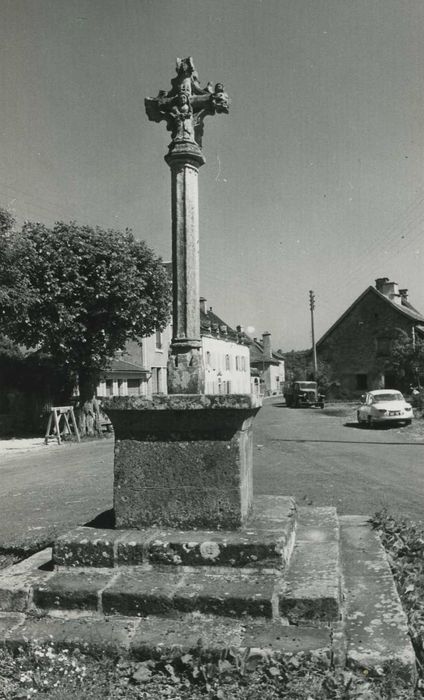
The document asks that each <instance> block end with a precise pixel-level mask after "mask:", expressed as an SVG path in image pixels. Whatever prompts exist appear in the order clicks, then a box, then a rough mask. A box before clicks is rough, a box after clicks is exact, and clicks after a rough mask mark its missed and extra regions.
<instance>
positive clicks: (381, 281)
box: [316, 277, 424, 397]
mask: <svg viewBox="0 0 424 700" xmlns="http://www.w3.org/2000/svg"><path fill="white" fill-rule="evenodd" d="M400 334H406V335H407V336H408V337H410V338H411V340H412V339H413V338H416V337H424V316H423V315H422V314H421V313H420V312H419V311H417V310H416V309H415V308H414V307H413V306H412V305H411V304H410V302H409V301H408V292H407V290H406V289H399V285H398V284H397V283H396V282H390V280H389V279H388V278H387V277H381V278H378V279H377V280H376V282H375V287H372V286H370V287H368V288H367V289H366V290H365V291H364V292H363V293H362V294H361V295H360V296H359V297H358V298H357V299H356V300H355V301H354V302H353V304H351V306H350V307H349V308H348V309H347V310H346V311H345V312H344V314H342V316H340V318H339V319H338V320H337V321H336V322H335V323H334V324H333V325H332V326H331V328H329V330H328V331H327V332H326V333H325V334H324V335H323V336H322V337H321V338H320V339H319V341H318V342H317V345H316V349H317V355H318V358H319V359H321V360H323V361H324V362H325V363H327V365H328V367H329V369H330V373H331V377H332V379H333V380H334V381H335V382H336V383H337V384H338V386H339V389H340V392H341V394H343V395H345V396H352V397H356V396H358V395H361V394H363V393H364V392H365V391H367V390H368V391H369V390H372V389H384V388H399V389H402V388H403V387H400V386H396V383H397V382H398V380H397V378H396V376H395V374H394V372H393V370H392V369H391V367H390V349H391V346H392V344H393V342H394V341H395V340H396V339H397V338H398V337H399V335H400Z"/></svg>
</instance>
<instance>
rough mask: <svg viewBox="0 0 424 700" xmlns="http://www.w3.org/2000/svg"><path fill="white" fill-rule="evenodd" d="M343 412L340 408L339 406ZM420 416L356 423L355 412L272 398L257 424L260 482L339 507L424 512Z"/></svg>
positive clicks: (259, 488)
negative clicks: (378, 424) (372, 425)
mask: <svg viewBox="0 0 424 700" xmlns="http://www.w3.org/2000/svg"><path fill="white" fill-rule="evenodd" d="M334 412H335V413H337V411H334ZM422 423H423V421H422V420H420V421H419V420H416V421H413V423H412V425H411V426H407V427H400V426H397V427H390V428H387V427H383V428H378V429H372V430H367V429H364V428H358V425H357V423H356V419H355V410H354V409H352V412H351V414H350V415H349V416H340V415H328V413H327V410H324V411H321V410H320V409H289V408H286V407H285V406H284V405H283V404H282V403H281V401H279V400H273V401H271V402H266V404H265V406H264V407H263V408H262V409H261V411H260V412H259V413H258V416H257V418H256V421H255V430H254V465H255V468H254V490H255V492H256V493H261V494H265V493H282V494H286V495H292V496H294V497H295V498H296V500H297V501H298V503H299V504H302V503H303V504H305V503H313V504H314V505H319V506H320V505H334V506H336V507H337V509H338V511H339V513H341V514H355V513H356V514H358V515H359V514H372V513H375V512H376V511H377V510H379V509H380V508H382V507H384V506H387V507H388V508H389V509H390V511H391V512H392V513H394V514H396V515H402V516H405V517H410V518H412V519H414V520H422V519H423V518H424V431H423V429H422V425H421V424H422Z"/></svg>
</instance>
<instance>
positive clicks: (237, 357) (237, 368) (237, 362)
mask: <svg viewBox="0 0 424 700" xmlns="http://www.w3.org/2000/svg"><path fill="white" fill-rule="evenodd" d="M239 369H240V358H239V356H238V355H237V356H236V370H239Z"/></svg>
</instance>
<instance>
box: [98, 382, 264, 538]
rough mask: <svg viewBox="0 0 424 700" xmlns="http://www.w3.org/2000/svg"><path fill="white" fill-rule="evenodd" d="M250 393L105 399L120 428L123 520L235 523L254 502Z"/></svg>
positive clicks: (117, 479)
mask: <svg viewBox="0 0 424 700" xmlns="http://www.w3.org/2000/svg"><path fill="white" fill-rule="evenodd" d="M259 407H260V402H258V400H257V399H256V398H255V397H253V396H248V395H228V396H205V395H197V394H195V395H190V394H180V395H179V394H173V395H169V396H155V397H153V399H146V398H142V397H116V398H113V399H110V400H109V401H107V402H105V410H106V412H107V413H108V415H109V416H110V418H111V421H112V423H113V426H114V430H115V440H116V443H115V471H114V508H115V519H116V527H117V528H143V527H146V526H150V525H158V526H165V527H174V528H184V529H189V528H204V529H214V530H220V529H236V528H239V527H240V526H241V525H242V524H243V522H245V520H246V518H247V517H248V515H249V512H250V509H251V505H252V432H251V429H252V421H253V417H254V416H255V414H256V413H257V411H258V410H259Z"/></svg>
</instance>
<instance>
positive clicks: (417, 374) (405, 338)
mask: <svg viewBox="0 0 424 700" xmlns="http://www.w3.org/2000/svg"><path fill="white" fill-rule="evenodd" d="M387 365H388V366H389V367H390V369H392V371H394V372H395V373H396V375H397V376H398V378H399V379H400V380H401V382H402V384H403V385H405V388H406V387H407V386H408V385H410V384H413V385H414V386H419V385H420V384H422V380H423V378H424V340H422V339H421V338H411V336H409V335H408V334H407V333H405V332H402V333H398V335H397V338H396V339H395V341H394V342H393V343H392V346H391V349H390V356H389V358H388V362H387Z"/></svg>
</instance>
